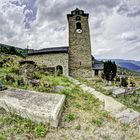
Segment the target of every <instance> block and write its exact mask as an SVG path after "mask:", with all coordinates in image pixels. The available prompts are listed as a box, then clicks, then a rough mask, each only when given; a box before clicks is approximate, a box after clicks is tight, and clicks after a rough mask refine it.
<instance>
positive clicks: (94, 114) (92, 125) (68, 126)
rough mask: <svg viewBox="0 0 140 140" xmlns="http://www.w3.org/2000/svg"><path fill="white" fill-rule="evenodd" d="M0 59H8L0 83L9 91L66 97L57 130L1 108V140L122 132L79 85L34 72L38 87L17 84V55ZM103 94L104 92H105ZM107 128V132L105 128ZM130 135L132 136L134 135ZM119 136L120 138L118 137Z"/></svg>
mask: <svg viewBox="0 0 140 140" xmlns="http://www.w3.org/2000/svg"><path fill="white" fill-rule="evenodd" d="M2 57H3V58H4V57H5V58H10V59H9V61H6V62H5V63H4V64H3V67H2V68H0V80H1V81H2V83H3V84H4V85H5V86H7V87H8V88H13V87H14V88H20V89H28V90H35V91H41V92H44V94H46V93H51V92H53V93H58V94H64V95H66V103H65V106H64V112H63V115H62V119H61V121H60V122H61V123H60V124H59V125H60V126H59V128H58V129H54V128H50V127H49V126H45V125H44V124H42V123H39V124H36V123H34V122H31V121H30V120H27V119H23V118H21V117H19V116H17V115H16V114H10V113H6V112H5V111H4V110H3V109H0V140H7V139H20V140H24V139H31V140H32V139H50V138H52V139H73V138H74V137H75V135H77V138H75V139H81V138H83V139H88V138H89V139H90V135H92V139H94V137H95V136H97V137H100V129H101V128H102V129H103V131H104V130H105V131H104V132H106V131H112V129H114V130H113V131H115V132H116V131H117V132H118V133H124V132H123V131H124V130H123V126H122V125H120V123H117V122H116V121H115V120H114V118H112V117H111V116H110V114H109V113H108V112H105V111H103V110H101V104H102V103H101V102H100V101H99V100H98V99H96V98H95V97H94V96H93V95H90V94H88V93H86V92H84V91H83V90H81V89H80V88H79V86H76V85H75V84H74V83H73V82H71V81H70V80H69V79H68V78H67V77H65V76H61V75H60V76H57V75H48V74H46V73H43V72H41V71H37V72H35V73H34V77H35V78H36V79H39V80H40V83H39V85H37V86H33V85H32V84H31V83H30V82H29V81H26V82H25V83H24V84H23V85H22V84H21V85H19V84H18V80H19V79H20V78H21V75H19V64H18V61H20V60H21V58H19V57H17V56H2ZM5 58H4V59H5ZM11 58H14V59H11ZM6 75H10V76H11V77H12V78H13V79H14V81H12V82H11V81H7V80H6ZM98 83H99V84H100V86H102V80H99V81H98V82H97V84H95V86H97V87H98V88H100V86H99V84H98ZM90 84H91V85H92V84H93V83H91V82H90ZM56 86H63V87H64V89H62V90H59V91H57V90H56ZM103 91H104V90H103ZM105 92H106V93H107V91H105ZM107 123H109V125H108V124H107ZM106 125H107V126H106ZM106 127H107V128H108V129H110V130H108V129H106ZM130 129H131V128H129V127H128V128H127V130H128V132H129V130H130ZM77 131H78V133H77ZM121 131H122V132H121ZM125 132H126V129H125ZM73 133H74V134H75V135H73ZM89 134H90V135H89ZM129 134H130V132H129ZM131 135H132V136H133V133H132V134H131ZM117 136H118V134H117ZM104 137H105V138H111V136H109V135H107V136H106V135H105V136H104ZM118 137H119V138H121V136H118ZM135 138H136V139H138V134H137V133H136V134H135Z"/></svg>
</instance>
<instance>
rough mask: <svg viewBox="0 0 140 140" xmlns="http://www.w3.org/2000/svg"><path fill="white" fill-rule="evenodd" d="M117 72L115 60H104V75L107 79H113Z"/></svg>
mask: <svg viewBox="0 0 140 140" xmlns="http://www.w3.org/2000/svg"><path fill="white" fill-rule="evenodd" d="M116 73H117V66H116V64H115V62H111V61H106V62H104V75H105V79H106V80H107V81H113V79H114V78H115V76H116Z"/></svg>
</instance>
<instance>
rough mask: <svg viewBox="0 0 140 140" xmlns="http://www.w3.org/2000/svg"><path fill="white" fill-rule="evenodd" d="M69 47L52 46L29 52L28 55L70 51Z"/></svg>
mask: <svg viewBox="0 0 140 140" xmlns="http://www.w3.org/2000/svg"><path fill="white" fill-rule="evenodd" d="M68 50H69V47H52V48H44V49H40V50H34V51H32V52H28V55H37V54H49V53H68Z"/></svg>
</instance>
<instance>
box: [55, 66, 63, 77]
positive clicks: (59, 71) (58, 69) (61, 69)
mask: <svg viewBox="0 0 140 140" xmlns="http://www.w3.org/2000/svg"><path fill="white" fill-rule="evenodd" d="M56 73H57V75H61V74H63V67H62V66H61V65H58V66H57V67H56Z"/></svg>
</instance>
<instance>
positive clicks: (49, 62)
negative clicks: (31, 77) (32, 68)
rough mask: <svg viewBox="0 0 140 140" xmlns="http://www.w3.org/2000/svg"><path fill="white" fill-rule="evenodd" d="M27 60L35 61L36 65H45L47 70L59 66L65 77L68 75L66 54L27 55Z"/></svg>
mask: <svg viewBox="0 0 140 140" xmlns="http://www.w3.org/2000/svg"><path fill="white" fill-rule="evenodd" d="M27 59H28V60H32V61H35V62H36V63H37V65H46V66H47V67H49V68H50V67H55V68H56V67H57V66H58V65H60V66H62V67H63V74H64V75H66V76H68V75H69V69H68V54H67V53H54V54H52V53H51V54H37V55H29V56H28V57H27Z"/></svg>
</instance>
